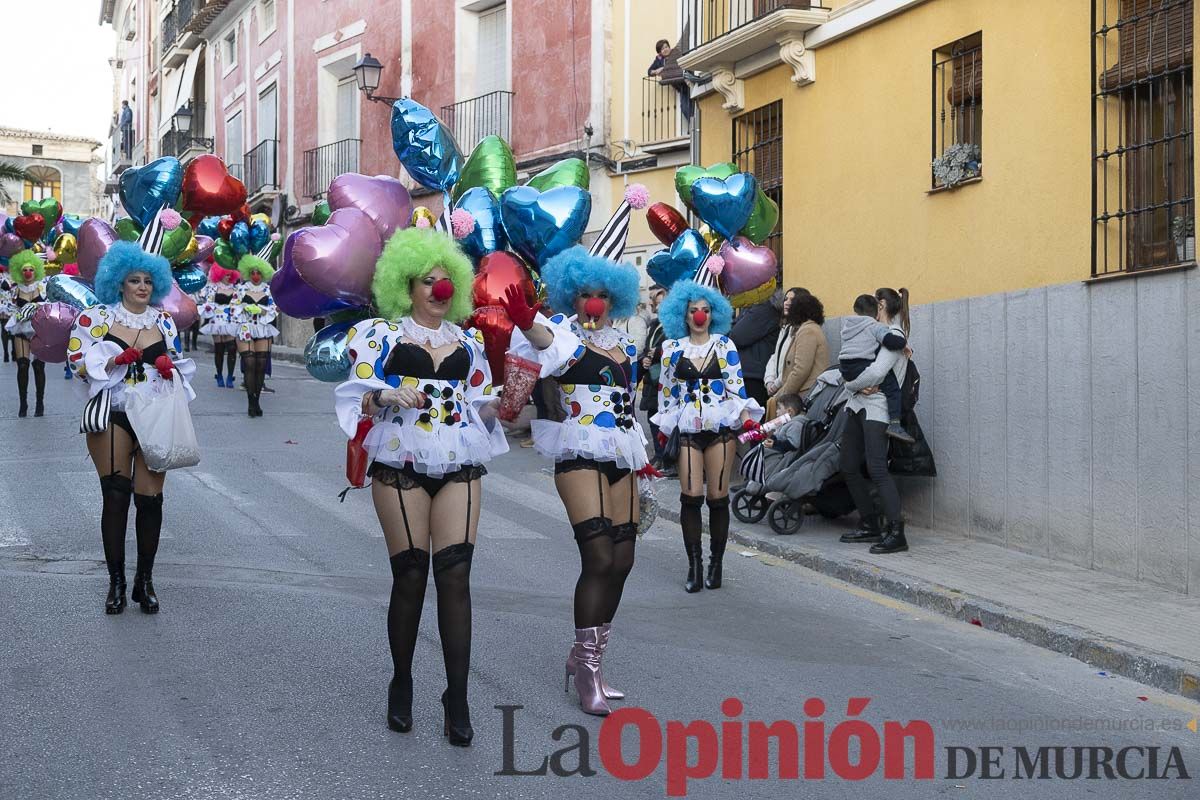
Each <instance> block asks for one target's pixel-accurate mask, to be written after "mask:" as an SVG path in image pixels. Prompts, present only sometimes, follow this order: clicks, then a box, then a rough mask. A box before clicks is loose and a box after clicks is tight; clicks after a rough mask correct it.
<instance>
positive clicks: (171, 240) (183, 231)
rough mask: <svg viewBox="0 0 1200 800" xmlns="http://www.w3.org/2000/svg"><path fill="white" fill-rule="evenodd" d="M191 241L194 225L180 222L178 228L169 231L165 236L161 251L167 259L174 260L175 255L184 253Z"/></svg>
mask: <svg viewBox="0 0 1200 800" xmlns="http://www.w3.org/2000/svg"><path fill="white" fill-rule="evenodd" d="M191 241H192V226H191V225H188V224H187V223H186V222H180V223H179V227H178V228H176V229H175V230H173V231H167V233H166V235H165V236H163V242H162V249H161V250H160V253H161V254H162V257H163V258H165V259H166V260H167V261H174V260H175V257H176V256H178V255H179V254H180V253H182V252H183V251H184V249H186V248H187V246H188V243H189V242H191Z"/></svg>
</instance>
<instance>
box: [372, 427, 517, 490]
mask: <svg viewBox="0 0 1200 800" xmlns="http://www.w3.org/2000/svg"><path fill="white" fill-rule="evenodd" d="M363 446H364V447H365V448H366V450H367V455H368V456H370V459H371V461H378V462H379V463H380V464H386V465H387V466H389V467H397V468H399V467H402V466H404V465H406V464H407V465H409V466H411V467H412V468H413V469H414V470H416V471H417V472H419V473H421V474H422V475H429V476H431V477H434V478H440V477H442V476H443V475H446V474H448V473H451V472H455V471H457V470H459V469H461V468H462V467H468V466H476V465H482V464H486V463H487V462H489V461H491V460H492V459H493V458H495V457H496V456H498V455H501V454H503V453H507V452H508V440H507V439H505V438H504V429H503V428H502V427H500V423H499V422H496V423H495V424H494V425H493V427H492V429H491V430H490V431H489V430H488V429H487V427H486V426H485V425H484V424H483V423H482V422H477V423H473V424H471V425H466V426H455V427H449V426H438V427H436V428H434V430H433V431H424V430H421V429H420V428H418V427H416V426H413V425H397V424H396V423H394V422H384V423H380V422H376V423H375V425H374V426H373V427H372V428H371V432H370V433H368V434H367V438H366V441H365V442H364V443H363Z"/></svg>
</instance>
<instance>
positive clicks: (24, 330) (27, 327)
mask: <svg viewBox="0 0 1200 800" xmlns="http://www.w3.org/2000/svg"><path fill="white" fill-rule="evenodd" d="M17 319H18V318H17V317H15V316H14V317H10V318H9V320H8V322H6V323H5V325H4V330H6V331H8V332H9V333H11V334H12V335H13V336H33V323H32V322H18V321H17Z"/></svg>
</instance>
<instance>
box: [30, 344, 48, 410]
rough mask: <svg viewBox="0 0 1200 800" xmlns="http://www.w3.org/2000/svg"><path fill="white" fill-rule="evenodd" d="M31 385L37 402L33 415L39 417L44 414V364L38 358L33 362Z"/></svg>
mask: <svg viewBox="0 0 1200 800" xmlns="http://www.w3.org/2000/svg"><path fill="white" fill-rule="evenodd" d="M33 385H34V390H35V392H36V394H35V399H36V402H37V404H36V405H35V406H34V407H33V415H34V416H35V417H40V416H42V415H43V414H45V413H46V403H45V400H46V362H45V361H42V360H41V359H38V358H35V359H34V360H33Z"/></svg>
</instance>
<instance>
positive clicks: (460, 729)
mask: <svg viewBox="0 0 1200 800" xmlns="http://www.w3.org/2000/svg"><path fill="white" fill-rule="evenodd" d="M449 691H450V690H449V689H447V690H446V691H445V692H442V711H443V713H444V716H443V718H442V719H443V723H442V736H445V737H447V738H448V739H449V740H450V744H452V745H454V746H455V747H470V746H471V739H473V738H474V737H475V729H474V728H472V727H471V713H470V710H469V709H468V708H467V704H466V702H465V701H464V702H463V717H464V719H461V720H458V721H456V722H454V723H453V724H452V723H451V722H450V703H449V701H448V700H447V699H446V695H447V694H448V693H449Z"/></svg>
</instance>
